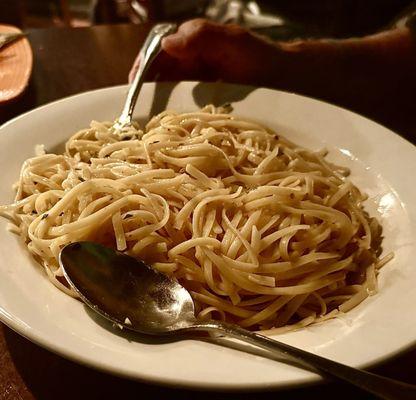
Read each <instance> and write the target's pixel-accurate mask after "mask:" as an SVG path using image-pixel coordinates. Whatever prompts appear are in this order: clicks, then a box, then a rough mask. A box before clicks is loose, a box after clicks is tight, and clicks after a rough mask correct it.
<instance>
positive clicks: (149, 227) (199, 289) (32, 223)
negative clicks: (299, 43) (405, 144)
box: [0, 106, 387, 329]
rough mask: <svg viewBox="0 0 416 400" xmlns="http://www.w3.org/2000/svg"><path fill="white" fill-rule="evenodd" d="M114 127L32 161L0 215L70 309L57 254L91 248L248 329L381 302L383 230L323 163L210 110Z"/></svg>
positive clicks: (202, 310) (340, 171)
mask: <svg viewBox="0 0 416 400" xmlns="http://www.w3.org/2000/svg"><path fill="white" fill-rule="evenodd" d="M111 126H112V125H111V123H99V122H92V123H91V127H90V128H89V129H85V130H82V131H80V132H78V133H76V134H75V135H74V136H73V137H72V138H70V139H69V141H68V142H67V144H66V151H65V154H63V155H55V154H41V155H39V156H37V157H34V158H31V159H29V160H27V161H26V162H25V163H24V165H23V167H22V171H21V175H20V179H19V181H18V183H17V184H16V191H17V194H16V200H15V202H14V203H13V204H11V205H7V206H2V207H0V212H1V214H2V215H3V216H6V217H7V218H9V219H10V220H11V221H12V222H13V227H14V230H15V231H16V232H17V233H18V234H20V235H21V237H22V238H23V240H24V241H25V243H26V244H27V247H28V249H29V251H30V253H32V254H33V255H34V256H35V258H36V259H37V260H38V261H39V262H40V264H41V265H42V266H43V267H44V269H45V271H46V273H47V275H48V277H49V279H50V280H51V281H52V282H53V283H54V284H55V285H56V286H57V287H58V288H60V289H61V290H63V291H65V292H66V293H68V294H70V295H73V296H76V294H75V293H74V292H73V291H72V290H71V289H70V288H69V286H68V284H67V282H65V279H64V277H63V274H62V270H61V268H60V267H59V264H58V255H59V252H60V250H61V249H62V248H63V246H65V245H66V244H68V243H71V242H74V241H80V240H91V241H96V242H99V243H102V244H105V245H108V246H110V247H113V248H117V249H118V250H120V251H122V252H126V253H128V254H130V255H132V256H135V257H138V258H140V259H142V260H144V261H145V262H147V263H149V264H150V265H152V266H153V267H154V268H156V269H157V270H159V271H161V272H164V273H166V274H168V275H170V276H172V277H174V278H175V279H177V280H178V281H179V282H180V283H181V284H182V285H183V286H185V287H186V288H187V289H188V290H189V291H190V292H191V294H192V297H193V299H194V301H195V303H196V309H197V313H198V317H199V318H202V319H204V318H216V319H224V320H227V321H231V322H234V323H237V324H239V325H240V326H242V327H246V328H249V329H275V328H279V327H284V326H287V325H291V326H292V327H293V326H294V327H299V326H305V325H308V324H310V323H312V322H316V321H319V320H322V319H325V318H330V317H333V316H334V315H336V314H337V313H340V312H345V311H347V310H349V309H351V308H352V307H354V306H355V305H357V304H358V303H360V302H361V301H362V300H363V299H364V298H366V297H367V296H368V295H370V294H372V293H374V292H375V291H376V289H377V287H376V285H377V280H376V275H377V270H378V268H379V267H380V266H381V264H383V263H385V262H386V261H387V260H386V259H385V260H384V261H381V262H380V261H379V260H378V258H377V255H378V252H379V246H380V233H381V229H380V226H379V224H378V223H377V221H376V220H375V219H372V218H369V217H368V215H367V214H366V213H365V211H364V210H363V205H362V202H363V201H364V200H365V196H363V195H362V194H361V193H360V191H359V190H358V189H357V188H356V187H355V186H354V185H353V184H352V183H351V182H350V181H349V180H348V179H346V175H347V173H348V171H347V170H346V169H345V168H342V167H339V166H336V165H332V164H330V163H328V162H326V161H325V159H324V156H325V154H324V152H322V151H321V152H314V151H309V150H306V149H303V148H301V147H299V146H297V145H294V144H292V143H290V142H289V141H287V140H286V139H284V138H282V137H281V136H278V135H277V134H276V133H274V132H273V131H271V130H270V129H268V128H266V127H264V126H261V125H260V124H258V123H254V122H251V121H248V120H245V119H242V118H238V117H236V116H233V115H231V114H228V113H226V112H225V110H224V109H216V108H214V107H212V106H207V107H205V108H204V109H202V110H201V111H197V112H192V113H185V114H180V113H175V112H171V111H166V112H163V113H161V114H160V115H158V116H156V117H154V118H153V119H152V120H151V121H150V122H149V123H148V124H147V126H146V128H145V130H144V131H141V130H139V129H136V128H134V127H132V128H131V129H128V130H125V131H123V132H117V131H115V130H114V129H113V128H112V127H111Z"/></svg>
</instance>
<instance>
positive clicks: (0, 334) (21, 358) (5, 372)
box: [0, 25, 416, 400]
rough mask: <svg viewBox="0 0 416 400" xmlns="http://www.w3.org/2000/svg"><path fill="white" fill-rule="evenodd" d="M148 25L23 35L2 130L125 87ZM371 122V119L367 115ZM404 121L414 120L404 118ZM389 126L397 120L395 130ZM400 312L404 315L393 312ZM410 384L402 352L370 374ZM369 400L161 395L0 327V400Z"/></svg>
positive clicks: (327, 387) (1, 112)
mask: <svg viewBox="0 0 416 400" xmlns="http://www.w3.org/2000/svg"><path fill="white" fill-rule="evenodd" d="M148 29H149V27H148V26H141V27H139V26H132V25H118V26H97V27H93V28H78V29H70V28H62V29H46V30H36V31H32V32H30V33H29V40H30V42H31V45H32V48H33V52H34V69H33V75H32V79H31V82H30V85H29V87H28V89H27V91H26V92H25V94H24V95H23V96H22V97H20V98H19V99H17V100H16V101H14V102H13V103H11V104H7V105H0V123H2V122H5V121H6V120H8V119H10V118H12V117H14V116H16V115H19V114H20V113H22V112H24V111H27V110H29V109H32V108H34V107H36V106H39V105H41V104H44V103H47V102H50V101H53V100H55V99H58V98H62V97H65V96H69V95H72V94H75V93H79V92H82V91H86V90H91V89H96V88H100V87H104V86H111V85H117V84H122V83H125V82H126V81H127V74H128V71H129V68H130V65H131V63H132V61H133V59H134V57H135V55H136V53H137V51H138V49H139V47H140V45H141V43H143V40H144V38H145V36H146V34H147V32H148ZM373 116H374V115H373ZM380 120H381V121H383V122H385V123H388V124H389V125H390V126H391V127H393V128H397V129H398V130H400V132H401V133H403V134H404V135H405V136H407V137H410V138H412V137H414V136H412V135H413V133H414V132H415V126H414V125H412V124H410V123H409V124H407V125H406V122H403V121H406V116H403V115H402V116H400V115H388V116H387V118H385V119H383V116H380ZM408 120H409V121H411V120H412V118H409V119H408ZM394 121H397V124H395V122H394ZM398 312H402V311H400V310H398ZM374 371H375V372H377V373H380V374H383V375H385V376H389V377H391V378H395V379H400V380H403V381H407V382H412V383H414V384H416V351H415V350H408V351H406V352H405V353H403V354H402V355H400V356H398V357H396V358H395V359H393V360H389V361H388V362H387V363H385V364H384V365H381V366H378V367H377V368H375V369H374ZM318 396H319V399H321V400H323V399H331V400H333V399H334V397H335V398H336V399H337V400H338V399H344V398H345V399H351V398H354V399H369V398H371V396H369V395H368V394H365V393H363V392H361V391H359V390H358V389H355V388H352V387H350V386H348V385H344V384H339V383H337V384H334V383H332V384H321V385H317V386H313V387H307V388H299V389H292V390H287V391H283V392H279V393H257V394H256V393H243V394H241V393H240V394H235V393H234V394H233V393H206V392H192V391H186V390H182V389H175V388H164V387H158V386H153V385H149V384H147V383H143V382H140V383H139V382H133V381H128V380H124V379H121V378H117V377H113V376H110V375H107V374H104V373H101V372H97V371H95V370H92V369H89V368H86V367H83V366H80V365H77V364H75V363H72V362H70V361H67V360H65V359H63V358H61V357H59V356H57V355H54V354H52V353H50V352H48V351H46V350H44V349H42V348H40V347H38V346H37V345H34V344H32V343H31V342H29V341H28V340H26V339H24V338H23V337H21V336H19V335H18V334H17V333H15V332H13V331H12V330H10V329H9V328H7V327H6V326H4V325H2V324H0V400H15V399H24V400H33V399H42V400H49V399H51V400H52V399H53V400H56V399H71V400H74V399H84V398H85V399H106V398H117V399H118V398H125V399H128V398H136V399H138V398H142V399H148V398H154V399H165V398H166V399H170V400H174V399H194V398H198V399H211V400H212V399H239V400H240V399H241V400H245V399H258V400H261V399H270V398H279V399H280V400H284V399H291V400H293V399H315V398H318Z"/></svg>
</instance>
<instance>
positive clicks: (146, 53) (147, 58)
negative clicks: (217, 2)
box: [113, 23, 177, 130]
mask: <svg viewBox="0 0 416 400" xmlns="http://www.w3.org/2000/svg"><path fill="white" fill-rule="evenodd" d="M176 28H177V26H176V24H169V23H166V24H158V25H155V26H154V27H153V28H152V30H151V31H150V32H149V35H148V36H147V38H146V40H145V42H144V44H143V46H142V48H141V49H140V53H139V57H140V65H139V69H138V70H137V73H136V75H135V77H134V79H133V82H132V83H131V85H130V88H129V91H128V93H127V98H126V102H125V104H124V107H123V111H122V112H121V115H120V116H119V118H118V119H117V120H116V122H115V123H114V125H113V127H114V128H115V129H117V130H123V129H125V128H128V127H129V126H131V123H132V116H133V110H134V106H135V105H136V101H137V97H138V96H139V92H140V89H141V87H142V85H143V82H144V76H145V74H146V71H147V70H148V69H149V66H150V64H151V63H152V61H153V60H154V59H155V57H156V56H157V55H158V54H159V52H160V49H161V43H162V39H163V38H164V37H165V36H167V35H170V34H171V33H173V32H174V31H176Z"/></svg>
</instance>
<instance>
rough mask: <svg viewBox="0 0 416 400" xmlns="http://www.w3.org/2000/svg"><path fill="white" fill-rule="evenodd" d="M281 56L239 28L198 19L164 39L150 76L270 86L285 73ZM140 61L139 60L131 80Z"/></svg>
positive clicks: (277, 49) (274, 47)
mask: <svg viewBox="0 0 416 400" xmlns="http://www.w3.org/2000/svg"><path fill="white" fill-rule="evenodd" d="M281 53H282V50H281V49H280V47H279V46H278V45H277V44H275V43H273V42H270V41H268V40H266V39H264V38H262V37H260V36H257V35H255V34H253V33H251V32H249V31H247V30H246V29H244V28H242V27H239V26H237V25H220V24H216V23H213V22H209V21H207V20H203V19H195V20H191V21H187V22H185V23H184V24H182V25H181V26H180V27H179V29H178V31H177V32H176V33H174V34H172V35H170V36H168V37H166V38H165V39H164V40H163V42H162V52H161V53H160V54H159V56H158V57H157V59H156V60H155V62H154V64H153V65H152V67H151V69H150V71H149V77H150V79H155V78H157V79H158V80H205V81H206V80H218V79H221V80H225V81H228V82H238V83H246V84H255V85H268V84H270V83H271V82H273V83H274V82H275V81H276V74H277V73H278V71H280V72H282V70H283V66H284V65H285V63H284V60H281V58H282V57H280V55H281ZM139 62H140V60H139V59H136V61H135V63H134V65H133V67H132V70H131V71H130V76H129V78H130V80H132V79H133V77H134V75H135V73H136V72H137V68H138V65H139ZM278 63H279V65H277V64H278Z"/></svg>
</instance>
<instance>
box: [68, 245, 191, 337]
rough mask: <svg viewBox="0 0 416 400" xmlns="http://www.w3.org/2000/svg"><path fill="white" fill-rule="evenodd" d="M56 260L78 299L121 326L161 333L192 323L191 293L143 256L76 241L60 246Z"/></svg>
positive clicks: (153, 333) (156, 333) (148, 332)
mask: <svg viewBox="0 0 416 400" xmlns="http://www.w3.org/2000/svg"><path fill="white" fill-rule="evenodd" d="M60 263H61V265H63V266H64V276H65V278H66V279H67V281H68V282H69V283H70V285H71V286H72V287H73V288H74V289H75V290H76V292H77V293H78V295H79V296H80V298H81V299H82V300H83V301H84V302H85V303H86V304H88V305H89V306H90V307H91V308H93V309H94V310H95V311H96V312H98V313H99V314H101V315H102V316H104V317H105V318H107V319H109V320H111V321H113V322H115V323H116V324H118V325H119V326H124V327H126V328H129V329H132V330H135V331H137V332H140V333H145V334H151V335H159V334H167V333H171V332H174V331H177V330H179V329H183V328H187V327H190V326H191V325H192V324H193V323H195V317H194V303H193V301H192V298H191V295H190V294H189V292H188V291H187V290H186V289H184V288H183V287H182V286H181V285H180V284H179V283H177V282H176V281H174V280H172V279H169V278H168V277H167V276H166V275H164V274H162V273H160V272H158V271H156V270H155V269H153V268H151V267H149V266H148V265H146V264H145V263H143V262H142V261H139V260H136V259H134V258H132V257H129V256H127V255H125V254H123V253H120V252H116V251H113V250H111V249H109V248H107V247H104V246H102V245H100V244H98V243H94V242H77V243H72V244H69V245H68V246H66V247H65V248H64V249H63V251H62V252H61V254H60Z"/></svg>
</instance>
